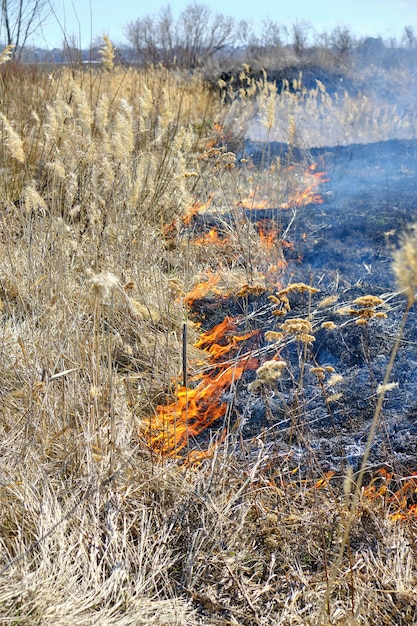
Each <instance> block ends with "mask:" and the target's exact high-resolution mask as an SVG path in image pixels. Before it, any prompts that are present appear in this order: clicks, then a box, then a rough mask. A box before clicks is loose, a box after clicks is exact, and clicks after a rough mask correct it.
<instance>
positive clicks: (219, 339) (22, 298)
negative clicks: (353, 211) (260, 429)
mask: <svg viewBox="0 0 417 626" xmlns="http://www.w3.org/2000/svg"><path fill="white" fill-rule="evenodd" d="M110 52H111V51H110ZM1 60H2V62H3V63H2V65H1V69H3V71H2V73H1V77H0V99H1V100H0V101H1V114H0V118H1V119H0V132H1V134H2V142H1V145H0V160H1V163H0V167H1V178H0V199H1V207H2V215H1V230H0V254H1V257H0V258H1V261H0V305H1V311H0V312H1V333H0V341H1V364H0V368H1V381H2V384H1V390H0V393H1V409H0V418H1V419H0V428H1V443H0V446H1V453H0V497H1V509H0V528H1V530H0V542H1V553H0V622H1V623H2V624H5V625H6V624H10V625H12V624H13V625H17V624H19V625H34V624H40V625H51V626H52V625H53V626H57V625H59V624H62V625H70V624H74V625H75V624H77V625H78V626H84V625H85V626H86V625H90V624H91V625H92V624H100V626H106V625H108V626H110V625H114V626H122V625H128V624H132V625H139V626H140V625H141V624H143V626H145V625H148V624H155V625H160V626H162V625H178V626H180V625H190V626H192V625H198V624H199V625H203V624H204V625H206V624H207V625H213V626H214V625H216V624H219V625H220V624H221V625H228V624H230V625H232V624H235V625H238V624H239V625H248V626H249V625H261V624H262V625H263V624H265V625H266V624H277V625H278V624H282V625H295V624H303V625H307V624H311V625H313V624H314V625H316V624H323V625H324V624H326V625H327V624H335V625H336V624H338V625H342V624H343V625H346V626H347V625H352V626H353V625H354V624H355V625H356V624H367V625H368V624H369V625H375V626H380V625H381V624H396V625H403V624H415V623H417V622H416V617H415V614H416V609H417V603H416V602H417V601H416V575H417V572H416V549H417V546H416V532H417V523H416V520H417V517H416V507H415V505H412V504H410V501H408V500H407V498H409V497H410V496H411V495H412V494H413V493H415V491H416V479H415V477H414V476H401V477H398V476H397V477H394V476H392V474H389V472H388V471H387V470H386V469H383V468H382V469H381V470H380V473H379V474H378V473H375V476H374V478H373V479H372V480H369V476H367V475H365V468H366V458H365V461H364V464H363V466H362V469H361V470H360V471H356V472H353V471H352V470H351V469H350V468H349V466H348V465H346V466H345V468H344V472H340V473H339V474H334V473H331V472H329V473H324V472H322V473H320V472H318V470H317V467H316V466H315V465H314V463H313V462H311V464H310V465H308V466H303V467H301V466H300V467H297V463H296V462H295V461H294V459H293V458H292V457H291V455H290V454H284V453H283V452H282V448H281V447H280V445H279V442H277V441H276V440H275V439H274V437H272V438H268V434H267V433H266V434H265V433H257V434H256V433H254V434H253V436H251V437H245V436H244V431H243V430H242V428H243V422H244V421H245V420H248V419H250V414H249V416H248V415H246V416H245V415H236V411H235V410H234V408H233V407H234V401H235V397H236V396H237V395H238V394H239V388H242V389H243V388H244V389H245V390H247V391H245V393H253V394H256V393H258V394H261V397H262V398H264V400H265V404H266V405H267V406H268V397H269V395H268V393H269V392H268V390H271V388H274V385H276V384H277V381H278V380H279V378H280V376H281V374H282V369H283V368H284V367H287V368H289V367H290V364H286V363H285V364H284V365H282V363H283V361H282V360H280V358H279V349H278V348H279V346H280V345H285V344H286V342H293V344H294V345H297V350H298V356H299V361H300V363H301V365H300V366H299V370H297V377H298V378H297V385H298V388H301V387H302V384H303V373H304V371H305V369H306V367H307V352H308V346H309V344H310V343H311V341H312V339H311V337H312V335H311V332H312V327H311V324H310V322H309V318H308V316H306V317H305V318H303V319H298V318H296V319H297V320H298V322H297V323H298V326H297V327H295V326H294V323H293V325H292V326H291V324H287V326H284V324H285V322H284V324H282V325H281V329H282V326H284V329H283V332H277V328H274V329H271V331H270V334H269V336H267V337H265V339H266V341H267V342H268V341H269V342H270V343H271V342H272V345H277V346H278V348H277V349H276V350H275V354H274V355H273V356H271V355H272V353H271V351H270V350H269V349H267V348H265V341H264V339H262V342H261V343H259V342H258V343H256V341H258V339H259V332H260V322H259V319H260V318H259V313H258V312H257V313H256V314H253V312H252V313H251V308H250V302H251V297H252V296H257V295H259V294H262V295H264V296H265V298H266V299H267V301H268V302H269V305H268V306H270V307H271V311H275V312H277V311H279V314H276V315H275V317H276V318H279V317H280V314H281V313H282V316H284V315H285V313H287V312H288V307H289V301H290V298H289V297H288V294H289V292H292V293H293V292H297V294H300V293H302V294H303V297H305V298H306V300H307V303H308V301H309V299H310V301H311V297H312V295H313V293H314V289H315V286H314V285H312V286H311V285H300V284H296V285H295V286H294V284H293V285H291V284H290V285H289V284H284V283H283V281H284V277H285V276H286V274H285V266H286V260H285V254H284V252H285V247H286V246H287V247H288V246H290V245H291V237H292V234H291V222H290V223H289V225H288V228H286V230H285V233H284V232H283V229H282V228H281V230H280V229H279V228H278V227H279V226H280V222H279V211H278V210H277V211H278V212H277V230H273V229H272V227H271V225H269V227H268V230H267V231H265V230H262V228H259V227H257V226H256V225H255V224H254V223H253V222H252V221H251V220H249V219H247V218H246V217H245V215H246V213H245V210H250V209H251V208H268V207H278V208H281V209H282V210H283V211H285V210H287V209H291V210H293V211H295V212H299V211H303V210H305V207H308V205H309V203H312V202H318V201H319V197H320V184H321V182H322V180H323V179H324V177H325V173H324V172H320V169H317V167H315V164H314V163H312V161H311V156H310V154H309V150H310V149H311V148H312V147H314V146H317V145H318V144H319V143H320V142H321V145H336V144H338V143H340V144H343V145H348V144H350V143H355V142H368V141H380V140H386V139H391V138H393V137H398V138H406V139H408V138H413V137H414V132H415V113H414V111H413V109H412V107H409V106H404V94H406V93H407V89H408V86H409V84H410V82H411V81H412V78H410V76H409V75H408V74H407V72H406V71H405V70H404V73H403V75H399V74H397V75H396V78H395V81H394V80H392V79H391V78H390V77H389V76H388V75H387V77H386V80H387V84H389V85H390V93H389V94H388V96H386V98H385V99H383V98H382V97H381V96H380V94H379V93H377V92H374V94H373V96H372V97H370V96H369V94H368V95H364V94H363V93H361V92H358V93H345V94H343V93H342V94H339V95H338V96H337V97H336V95H335V94H329V93H327V91H326V87H325V86H324V85H323V84H322V83H320V81H319V82H318V83H317V84H316V87H315V88H311V89H307V88H303V86H302V76H300V77H299V79H298V80H299V84H296V85H290V84H289V83H288V85H287V87H286V88H284V89H283V90H282V91H281V92H280V93H278V92H277V90H276V88H275V86H274V85H273V84H272V83H270V82H269V81H268V79H267V76H266V75H264V76H263V77H262V75H260V76H259V77H258V78H256V79H255V78H253V77H249V76H248V77H247V79H246V78H245V74H244V72H245V70H242V72H243V75H242V81H243V82H244V81H246V86H245V89H241V90H240V91H239V90H234V89H233V88H232V87H231V86H230V85H228V84H227V83H224V84H222V85H221V89H220V90H214V89H212V88H211V87H210V86H209V85H208V84H207V82H206V81H204V80H203V77H202V76H201V75H200V74H199V73H198V72H195V73H193V74H192V75H190V73H188V72H180V71H176V70H174V69H171V70H168V69H165V68H163V67H156V68H148V69H135V68H123V67H113V64H112V57H111V54H110V53H109V54H108V56H107V57H106V56H105V55H103V65H102V67H99V68H91V67H58V68H57V67H51V68H49V69H46V68H34V67H29V66H28V67H25V66H19V65H17V64H16V65H15V64H13V63H11V62H10V61H8V60H7V52H6V53H3V56H2V59H1ZM373 72H374V70H373V69H372V68H371V69H370V71H369V76H371V75H373ZM369 80H371V79H369ZM392 94H394V95H395V96H396V97H395V98H394V97H391V96H392ZM248 135H249V136H250V137H251V138H252V139H255V140H256V141H261V142H263V145H267V143H268V142H269V141H272V140H274V141H280V142H285V143H286V144H287V145H288V147H289V152H290V156H288V157H286V158H287V161H286V160H285V158H284V159H276V160H274V162H273V163H272V164H271V163H270V162H268V163H267V164H265V165H262V163H261V164H260V165H255V164H253V163H252V162H251V160H250V158H246V157H245V156H244V152H243V139H244V137H245V136H248ZM295 151H297V153H298V154H299V157H297V163H296V164H295V165H294V163H293V161H292V160H291V152H293V153H295ZM206 214H210V215H211V216H214V217H213V219H215V224H214V227H213V225H212V227H210V228H209V227H207V221H204V215H206ZM413 233H414V235H413ZM416 249H417V247H416V239H415V231H411V234H409V235H407V236H406V237H405V238H404V239H403V240H402V246H401V247H400V248H399V251H398V252H397V253H396V254H395V273H396V275H397V278H398V284H397V285H393V286H392V289H393V290H396V291H397V292H399V291H401V290H403V291H404V292H405V297H404V298H403V306H404V317H403V321H404V325H405V324H406V322H407V315H408V312H409V311H410V309H411V307H412V305H413V303H414V293H415V288H416V285H417V269H416V267H417V259H416ZM288 289H289V291H288ZM285 290H287V291H285ZM207 295H209V296H210V298H209V299H208V300H204V297H205V296H207ZM230 297H232V299H234V300H233V301H234V302H235V303H236V302H237V304H236V310H237V311H238V313H237V314H236V317H235V318H233V319H232V318H230V317H225V315H226V314H227V312H225V310H226V305H225V304H224V303H225V298H230ZM274 298H275V300H274ZM378 304H380V303H378V302H376V301H374V302H372V303H370V302H367V303H365V304H364V302H362V303H359V304H358V308H357V311H362V313H358V314H357V317H358V318H359V320H360V319H362V322H363V324H365V325H366V324H367V323H368V321H369V319H370V318H371V317H372V316H373V315H374V314H376V315H378V314H380V310H379V309H378ZM223 309H224V310H223ZM268 310H269V309H268ZM363 311H365V313H363ZM371 312H372V313H371ZM361 316H362V317H361ZM290 318H291V316H289V318H288V321H289V319H290ZM222 324H223V325H222ZM309 324H310V325H309ZM398 332H399V338H400V332H401V329H400V330H399V331H398ZM210 333H211V334H210ZM216 333H217V334H216ZM271 333H272V334H271ZM274 333H275V334H274ZM313 340H314V337H313ZM251 342H252V343H251ZM280 342H281V343H280ZM241 345H242V346H244V349H241V348H240V346H241ZM248 346H249V347H248ZM398 349H400V347H399V345H395V346H394V348H393V351H394V352H393V356H395V354H396V351H397V350H398ZM309 367H310V366H309ZM388 367H390V366H388ZM249 372H250V374H248V373H249ZM300 372H301V373H300ZM329 373H330V372H320V371H317V372H316V375H317V386H318V387H320V386H321V385H323V379H322V374H323V376H324V374H326V376H327V374H329ZM290 374H291V372H290ZM388 374H389V371H387V380H386V383H388ZM249 381H250V382H249ZM326 384H327V383H326ZM248 385H249V387H248ZM239 386H240V387H239ZM387 388H388V384H386V385H385V388H383V389H382V390H381V389H380V390H379V399H378V401H377V402H376V403H375V414H374V421H373V425H374V427H375V428H376V426H377V423H378V417H379V412H380V410H381V406H382V401H383V396H384V392H385V391H386V389H387ZM326 389H327V393H328V394H333V393H336V392H337V381H335V380H333V382H332V384H331V385H330V386H327V387H326ZM248 406H250V404H249V405H248ZM270 419H271V420H273V419H274V416H273V415H272V416H270ZM294 429H295V431H296V429H297V425H296V424H295V425H294ZM372 437H373V433H372V429H371V431H370V433H369V446H370V445H371V444H372ZM368 452H369V451H368ZM414 469H417V468H414ZM384 472H385V473H384ZM394 479H395V480H394ZM395 481H396V482H395ZM394 485H395V486H394Z"/></svg>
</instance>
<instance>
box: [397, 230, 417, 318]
mask: <svg viewBox="0 0 417 626" xmlns="http://www.w3.org/2000/svg"><path fill="white" fill-rule="evenodd" d="M392 269H393V272H394V274H395V278H396V281H397V285H398V287H399V289H400V290H401V291H405V293H406V296H407V299H408V304H409V306H411V305H412V303H413V302H414V300H415V296H416V289H417V224H414V225H413V227H412V229H411V230H410V232H407V233H404V234H403V235H402V237H401V239H400V247H399V248H398V249H397V250H396V251H395V252H394V254H393V262H392Z"/></svg>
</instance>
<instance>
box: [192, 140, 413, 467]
mask: <svg viewBox="0 0 417 626" xmlns="http://www.w3.org/2000/svg"><path fill="white" fill-rule="evenodd" d="M284 150H285V146H282V145H281V144H269V145H268V151H269V154H270V155H271V157H273V156H275V155H276V154H278V153H280V154H281V155H283V154H284ZM247 153H248V154H249V155H250V156H251V157H252V158H253V160H254V162H255V163H256V162H260V160H261V159H260V155H261V154H263V155H265V146H259V145H257V146H255V145H251V146H247ZM284 156H285V154H284ZM303 156H305V155H303ZM293 158H297V155H294V154H293ZM309 158H310V159H311V160H312V161H315V162H317V163H318V164H319V169H320V170H321V169H324V170H325V171H326V173H327V176H328V179H329V180H328V182H327V183H326V184H325V185H324V186H322V187H321V193H322V197H323V200H324V202H323V204H314V205H308V206H306V207H302V208H298V209H297V210H296V216H295V219H294V221H293V223H292V226H291V230H290V239H291V240H293V241H294V242H295V248H294V250H292V251H291V250H290V251H288V252H287V254H288V261H289V263H288V271H287V276H286V281H287V282H288V283H289V282H297V281H302V282H305V283H308V284H312V285H313V286H314V287H317V288H318V289H319V290H320V293H319V294H316V295H314V296H313V298H312V302H311V310H310V315H311V320H312V322H313V326H314V329H315V330H314V334H315V337H316V340H315V342H314V343H312V344H311V349H309V351H308V356H307V363H306V366H305V370H304V373H303V382H302V384H301V385H300V384H299V380H300V375H301V374H300V372H301V370H300V364H301V362H302V361H303V358H302V357H301V356H300V353H301V351H300V346H297V344H296V342H293V343H290V344H288V345H287V346H285V347H284V348H283V349H282V352H281V356H282V358H284V359H285V360H286V361H287V363H288V364H289V368H288V371H286V372H285V373H284V375H283V377H282V379H281V380H280V381H279V384H277V385H276V386H275V387H270V388H269V389H264V390H262V391H260V392H256V393H249V391H248V390H247V383H248V382H249V381H250V380H252V379H253V378H254V376H255V373H254V372H250V373H247V374H246V375H245V376H244V377H243V378H242V380H241V381H240V382H239V384H238V386H237V390H236V391H234V392H233V394H232V393H231V394H230V397H229V398H228V399H229V400H230V402H232V404H233V415H234V418H235V419H236V420H238V423H239V424H240V427H241V429H242V434H243V437H244V438H246V439H249V438H253V437H261V438H263V440H264V443H265V445H268V446H270V447H271V450H272V449H274V450H275V452H277V451H278V452H279V453H280V454H281V453H282V454H283V455H286V454H290V456H291V457H292V459H293V462H295V463H297V464H298V465H300V466H301V467H303V466H304V467H305V468H307V467H309V468H310V469H311V467H313V468H316V469H317V471H318V472H320V471H323V470H327V469H335V470H336V471H340V470H344V469H345V468H346V465H347V464H350V465H352V466H353V468H354V469H355V470H357V469H358V468H359V467H360V463H361V460H362V456H363V452H364V448H365V444H366V438H367V433H368V430H369V427H370V423H371V420H372V417H373V414H374V410H375V406H376V402H377V386H378V384H379V383H382V381H383V378H384V374H385V370H386V367H387V364H388V361H389V358H390V353H391V350H392V347H393V344H394V341H395V338H396V336H397V333H398V329H399V325H400V321H401V316H402V312H403V310H404V306H405V298H404V296H401V295H399V294H397V293H396V285H395V281H394V276H393V273H392V270H391V254H392V249H393V248H394V247H395V246H396V245H397V243H398V237H399V235H400V234H401V232H403V231H404V230H405V229H406V228H407V226H408V225H410V224H411V223H413V222H415V221H416V220H417V141H399V140H398V141H397V140H393V141H388V142H380V143H376V144H365V145H351V146H346V147H331V148H323V149H317V150H312V151H311V152H310V155H309ZM263 162H264V163H265V161H263ZM274 216H275V218H276V216H277V210H276V209H268V210H266V211H256V210H255V211H251V212H250V215H249V218H250V219H251V220H254V221H257V220H260V219H265V218H274ZM292 218H293V214H292V212H291V211H280V220H282V223H283V227H284V228H285V226H286V222H287V223H288V221H289V220H290V219H292ZM291 257H292V258H291ZM300 259H301V262H300ZM368 294H372V295H377V296H381V297H383V299H384V300H386V301H387V306H386V307H384V308H383V310H384V311H385V312H386V314H387V318H386V319H372V320H370V322H369V324H368V325H367V326H365V327H364V326H358V325H356V324H355V318H354V317H352V316H349V315H340V314H339V313H338V312H337V311H338V310H339V309H340V308H341V307H343V306H347V307H348V308H349V306H351V304H352V302H353V300H354V299H355V298H358V297H359V296H363V295H368ZM327 296H334V297H337V302H335V303H334V304H332V305H329V306H327V307H324V308H320V307H319V305H318V303H319V302H320V301H321V300H323V299H324V298H326V297H327ZM291 301H292V302H291V304H292V310H291V311H290V313H289V314H288V317H306V316H307V315H308V313H309V311H308V306H307V300H306V299H305V298H302V297H300V296H299V295H297V294H294V295H293V296H292V297H291ZM267 303H268V300H267V298H266V295H264V296H259V297H258V298H252V300H251V304H250V307H251V310H252V311H255V312H256V310H260V309H262V307H265V306H266V305H267ZM206 305H207V306H208V309H209V308H210V306H214V307H215V305H214V303H211V305H210V303H209V302H208V301H207V302H206ZM199 306H200V308H201V307H203V308H204V306H205V304H204V303H203V302H200V303H199ZM222 309H223V310H225V309H227V303H226V302H223V303H222ZM230 312H231V314H235V313H236V303H233V301H232V299H231V300H230ZM217 321H218V320H216V321H215V322H213V325H214V323H216V322H217ZM280 321H281V320H280V318H276V317H274V316H272V314H271V315H262V316H257V315H256V314H255V315H254V316H253V321H252V324H253V326H254V327H257V328H261V330H262V331H263V332H264V331H266V330H271V329H276V330H278V326H279V323H280ZM323 321H333V322H334V323H335V324H336V329H335V330H332V331H328V330H324V329H322V328H321V327H320V325H321V323H322V322H323ZM273 354H274V352H273V351H272V352H270V353H269V354H268V353H264V355H263V358H264V359H265V360H266V359H268V358H271V356H272V355H273ZM316 365H319V366H331V367H333V368H334V370H335V372H336V373H337V374H341V375H342V377H343V379H342V381H341V382H340V383H338V384H337V385H335V386H334V387H331V388H328V389H327V390H326V386H327V381H328V380H329V376H330V374H329V375H327V376H326V379H325V381H324V387H322V386H321V385H320V383H318V381H317V377H316V375H314V374H312V373H310V369H311V367H313V366H316ZM391 382H395V383H398V386H397V387H396V388H394V389H392V390H391V391H389V392H387V395H386V400H385V401H384V408H383V412H382V416H381V420H380V424H379V428H378V432H377V435H376V437H375V439H374V442H373V446H372V452H371V456H370V460H369V464H370V467H373V468H377V467H381V466H385V467H389V468H393V469H394V470H395V472H396V473H397V474H401V475H406V474H407V473H409V472H412V471H416V470H417V446H416V444H417V305H415V307H414V308H413V309H412V311H411V313H410V316H409V319H408V323H407V326H406V330H405V333H404V338H403V341H402V343H401V346H400V350H399V353H398V356H397V359H396V362H395V366H394V370H393V373H392V376H391ZM333 393H338V394H341V395H340V398H339V399H337V400H335V401H332V402H328V401H327V400H326V398H328V396H329V395H332V394H333ZM225 399H226V398H225Z"/></svg>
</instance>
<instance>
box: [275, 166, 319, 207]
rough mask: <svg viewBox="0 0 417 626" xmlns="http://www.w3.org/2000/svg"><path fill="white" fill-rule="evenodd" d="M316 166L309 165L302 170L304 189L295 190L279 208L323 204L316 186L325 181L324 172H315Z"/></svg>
mask: <svg viewBox="0 0 417 626" xmlns="http://www.w3.org/2000/svg"><path fill="white" fill-rule="evenodd" d="M316 168H317V166H316V165H315V164H312V165H310V167H308V168H307V169H306V171H305V172H304V183H305V187H304V189H302V190H300V191H296V192H295V193H294V194H293V195H292V196H291V197H290V198H289V199H288V200H287V201H286V202H283V203H282V204H281V205H280V207H279V208H280V209H290V208H292V207H295V206H296V207H301V206H307V205H308V204H312V203H314V204H323V198H322V197H321V195H320V194H319V192H318V188H319V186H320V185H321V184H322V183H325V182H326V181H327V180H328V179H327V178H326V173H325V172H316Z"/></svg>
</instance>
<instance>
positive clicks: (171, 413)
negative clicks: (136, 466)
mask: <svg viewBox="0 0 417 626" xmlns="http://www.w3.org/2000/svg"><path fill="white" fill-rule="evenodd" d="M258 334H259V333H258V331H250V332H247V333H239V332H238V330H237V323H236V320H234V319H232V318H229V317H226V318H225V319H224V320H223V322H221V323H220V324H218V325H217V326H215V327H214V328H212V329H211V330H209V331H207V332H205V333H203V334H202V335H201V336H200V338H199V340H198V341H197V343H196V344H195V346H196V348H200V349H202V350H204V351H205V352H206V353H207V354H208V362H207V363H206V366H205V367H204V370H205V371H204V373H202V374H196V375H195V376H192V377H191V378H190V380H189V385H187V386H183V385H181V386H179V387H178V389H177V391H176V398H175V400H174V401H173V402H171V403H169V404H166V405H159V406H157V407H156V411H155V415H153V417H152V418H149V419H148V420H147V424H146V428H145V436H146V439H147V440H148V441H149V443H150V445H151V447H152V449H153V450H154V451H155V452H157V453H158V454H161V455H169V456H172V457H178V456H179V453H180V452H181V450H183V448H185V447H187V445H188V444H189V442H190V439H192V438H194V437H196V436H198V435H199V434H200V433H202V432H203V431H204V430H206V429H207V428H208V427H209V426H211V425H212V424H213V423H214V422H215V421H216V420H218V419H220V418H222V417H224V415H225V413H226V409H227V403H226V402H224V401H222V395H223V393H224V392H225V391H226V390H229V389H231V387H232V386H233V385H234V384H235V383H237V381H238V380H239V379H240V378H241V376H242V375H243V373H244V372H245V371H247V370H253V369H256V368H257V367H258V366H259V361H258V359H255V358H252V356H251V352H252V351H251V345H250V344H251V342H250V341H249V340H250V339H252V343H253V340H255V341H256V337H257V335H258Z"/></svg>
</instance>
